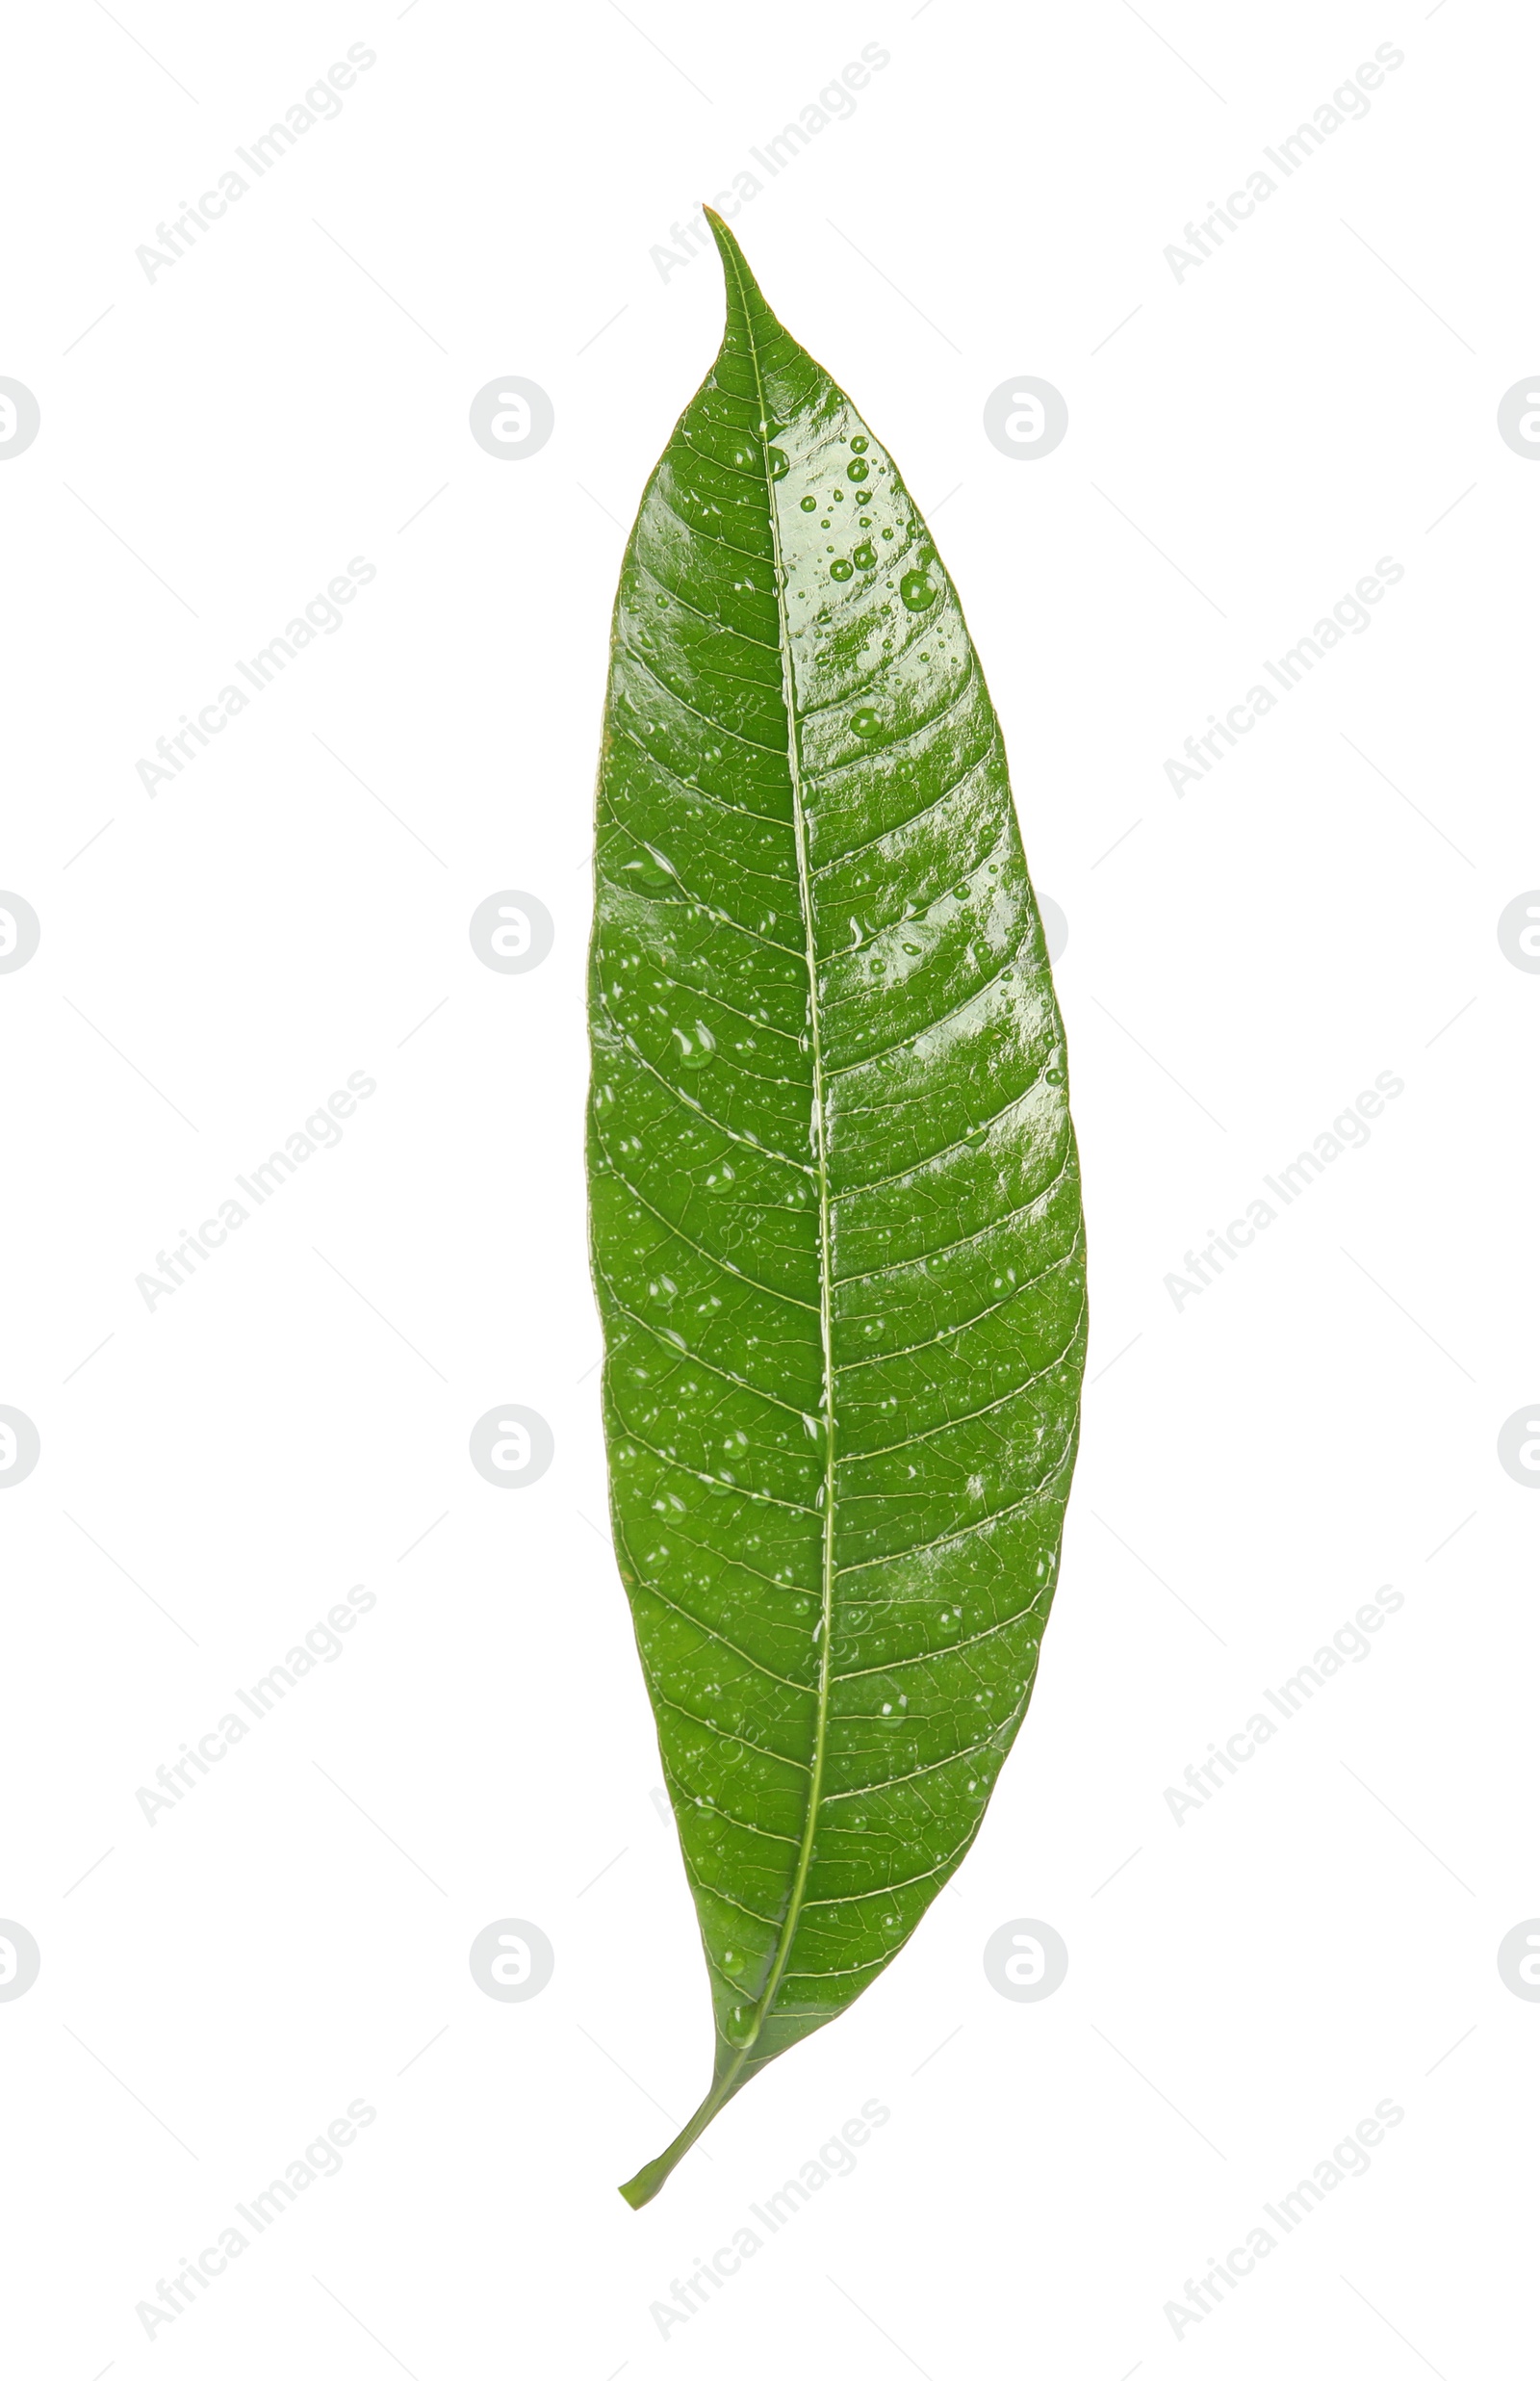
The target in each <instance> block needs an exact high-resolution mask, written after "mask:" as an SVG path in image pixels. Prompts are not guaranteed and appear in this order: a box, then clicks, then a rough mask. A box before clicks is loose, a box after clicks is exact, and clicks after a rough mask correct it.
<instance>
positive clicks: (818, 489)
mask: <svg viewBox="0 0 1540 2381" xmlns="http://www.w3.org/2000/svg"><path fill="white" fill-rule="evenodd" d="M711 226H712V229H713V231H714V233H715V235H716V241H717V246H718V247H719V248H720V250H721V253H722V260H723V265H724V269H725V272H726V276H727V330H726V334H725V336H724V339H723V342H722V349H721V352H720V354H719V355H718V357H717V359H716V362H715V364H714V366H713V367H712V370H711V372H710V375H708V377H707V378H706V382H705V384H704V385H703V387H702V388H701V389H700V391H699V392H698V394H697V395H696V397H695V398H694V399H693V401H691V403H690V404H689V405H688V406H687V408H686V409H685V411H684V413H683V415H682V416H681V417H680V422H679V424H678V426H677V427H676V428H675V430H674V434H673V436H672V437H671V439H670V440H669V443H668V446H667V449H666V450H665V452H664V454H663V456H662V459H661V461H660V462H659V464H658V466H657V468H656V470H655V473H654V474H653V477H652V479H651V480H650V481H649V483H648V486H647V491H646V494H645V495H644V497H643V499H642V505H641V510H640V512H639V513H638V515H637V519H636V526H635V528H634V530H633V531H632V532H631V536H630V542H629V545H628V547H627V549H626V558H625V562H624V564H623V566H622V571H621V581H620V591H619V595H618V597H617V600H616V606H615V621H614V636H613V645H612V652H611V660H610V675H609V688H608V697H607V704H606V710H605V716H604V738H603V755H602V758H601V762H600V771H599V800H598V850H597V855H596V870H597V891H596V917H595V923H594V937H593V945H592V951H591V959H590V976H589V1000H590V1026H591V1035H592V1048H593V1082H592V1103H591V1108H590V1117H589V1140H588V1163H589V1185H590V1203H591V1243H592V1255H593V1268H594V1280H595V1283H596V1287H597V1292H598V1299H599V1306H600V1311H601V1314H602V1317H603V1328H604V1341H605V1350H606V1355H605V1363H604V1386H603V1406H604V1429H605V1435H606V1439H607V1444H608V1452H609V1476H610V1511H611V1517H612V1521H613V1526H614V1535H615V1546H616V1552H617V1556H618V1560H619V1565H620V1570H621V1576H622V1578H623V1580H624V1581H625V1584H626V1588H627V1592H628V1593H629V1598H630V1604H631V1611H632V1617H633V1619H634V1622H635V1628H636V1639H637V1644H638V1646H639V1648H640V1652H641V1658H642V1666H643V1669H644V1670H645V1671H646V1675H647V1683H648V1688H649V1691H650V1693H651V1695H652V1697H653V1704H654V1709H655V1716H656V1721H657V1733H658V1743H659V1747H660V1748H661V1752H662V1758H663V1767H664V1771H665V1773H666V1775H667V1778H668V1785H669V1793H670V1796H671V1798H672V1800H673V1805H674V1812H675V1817H676V1819H677V1821H678V1824H679V1831H680V1844H681V1847H682V1849H683V1853H684V1861H685V1866H686V1869H687V1871H688V1875H689V1880H690V1886H691V1890H692V1892H693V1893H694V1896H695V1902H696V1907H697V1910H698V1912H699V1916H700V1924H701V1933H702V1937H703V1941H704V1944H705V1950H706V1964H707V1968H708V1971H709V1975H710V1982H711V1997H712V2003H713V2007H714V2012H715V2031H716V2058H715V2066H714V2071H713V2076H712V2083H711V2088H710V2090H709V2091H708V2092H707V2094H706V2098H705V2100H704V2101H703V2102H702V2104H701V2106H700V2108H699V2109H697V2111H696V2113H695V2115H694V2116H693V2117H692V2118H691V2119H690V2121H689V2123H688V2124H687V2125H686V2126H685V2128H684V2130H683V2132H682V2133H681V2134H680V2136H679V2138H678V2139H677V2140H676V2141H675V2142H673V2143H672V2144H671V2146H670V2147H669V2148H668V2149H666V2150H665V2151H664V2152H663V2154H662V2156H661V2157H659V2158H656V2159H655V2160H654V2161H652V2163H651V2164H650V2165H647V2166H644V2167H643V2168H642V2170H641V2172H640V2173H639V2174H637V2175H636V2176H634V2177H633V2179H632V2180H631V2181H630V2182H629V2183H628V2184H625V2185H624V2186H623V2190H624V2194H625V2196H626V2198H627V2199H628V2200H629V2202H630V2204H631V2205H632V2206H633V2207H640V2206H642V2205H643V2204H644V2203H645V2202H646V2201H647V2200H649V2199H651V2198H652V2197H653V2195H654V2193H655V2191H657V2190H658V2189H659V2188H660V2187H661V2186H662V2184H663V2182H664V2181H665V2180H666V2178H667V2176H668V2175H669V2173H670V2172H671V2171H672V2169H673V2167H674V2165H675V2164H676V2163H677V2162H678V2161H679V2159H680V2157H681V2156H682V2155H683V2153H684V2151H685V2150H686V2149H688V2147H689V2146H690V2144H691V2142H692V2141H694V2140H695V2139H696V2138H697V2137H698V2136H699V2135H700V2134H701V2133H702V2132H703V2131H704V2129H705V2127H706V2125H707V2124H708V2123H709V2122H710V2120H711V2118H712V2117H713V2116H714V2115H715V2114H716V2112H717V2110H718V2109H721V2108H722V2107H723V2106H724V2105H725V2103H726V2102H727V2101H728V2100H729V2099H731V2098H732V2095H733V2093H734V2092H736V2091H739V2090H741V2088H742V2086H743V2085H744V2084H745V2083H747V2082H748V2081H749V2079H750V2078H751V2076H754V2075H757V2073H758V2072H759V2070H760V2068H761V2067H763V2066H765V2065H767V2064H768V2063H769V2061H770V2060H771V2059H773V2058H776V2057H779V2056H780V2054H781V2053H782V2052H783V2051H785V2050H789V2049H790V2048H791V2046H792V2044H793V2043H795V2042H798V2041H800V2040H802V2039H803V2037H804V2036H805V2035H807V2034H809V2033H811V2032H814V2031H815V2029H816V2028H818V2027H819V2026H823V2025H827V2024H828V2022H829V2020H830V2019H831V2018H832V2017H836V2016H838V2014H839V2013H840V2011H841V2010H842V2009H844V2008H847V2007H848V2006H849V2005H850V2003H851V2002H852V2001H854V2000H855V1999H856V1998H857V1996H858V1995H859V1994H860V1993H861V1992H862V1991H864V1990H865V1988H866V1986H867V1985H868V1984H870V1983H871V1982H872V1981H873V1980H874V1979H875V1978H876V1977H877V1976H879V1975H880V1974H881V1973H882V1971H883V1969H884V1968H885V1967H886V1965H887V1962H888V1961H889V1960H890V1959H891V1958H892V1957H893V1955H894V1954H895V1953H896V1952H897V1951H898V1949H899V1948H900V1946H901V1945H902V1944H903V1943H905V1942H906V1941H907V1940H908V1938H909V1936H910V1934H911V1932H912V1931H913V1928H915V1926H916V1925H917V1924H918V1921H919V1919H920V1917H921V1915H922V1914H923V1912H924V1911H925V1909H926V1908H927V1906H928V1904H929V1903H930V1902H932V1901H933V1900H934V1899H935V1897H936V1895H937V1893H938V1892H939V1891H940V1889H941V1887H942V1885H943V1884H944V1883H945V1882H946V1880H947V1878H948V1876H950V1875H951V1874H952V1872H953V1870H954V1869H955V1868H956V1867H957V1865H958V1863H959V1861H960V1860H961V1859H962V1858H963V1853H964V1852H965V1851H966V1850H967V1848H968V1845H969V1844H970V1843H971V1842H972V1840H973V1837H974V1835H975V1834H976V1832H977V1830H978V1827H979V1824H980V1822H981V1820H982V1819H983V1816H984V1810H985V1805H986V1804H987V1802H988V1798H989V1793H990V1789H991V1788H992V1786H993V1784H994V1780H995V1778H996V1776H997V1775H998V1773H999V1770H1000V1765H1001V1763H1002V1761H1003V1760H1004V1759H1005V1756H1006V1753H1007V1751H1008V1750H1009V1748H1010V1746H1011V1743H1012V1740H1013V1738H1014V1735H1015V1732H1016V1730H1017V1728H1018V1726H1019V1725H1020V1722H1021V1718H1022V1715H1023V1713H1024V1712H1025V1710H1026V1707H1027V1698H1028V1696H1029V1695H1030V1693H1031V1690H1032V1681H1033V1676H1034V1672H1035V1670H1036V1667H1037V1660H1038V1647H1039V1643H1040V1639H1041V1636H1042V1629H1043V1623H1044V1621H1045V1619H1046V1618H1047V1613H1048V1606H1049V1602H1050V1599H1051V1597H1052V1593H1053V1588H1054V1583H1055V1578H1056V1574H1057V1569H1058V1561H1059V1541H1060V1536H1061V1532H1062V1529H1063V1523H1064V1510H1065V1498H1066V1496H1067V1494H1068V1489H1069V1477H1070V1471H1071V1468H1072V1466H1073V1463H1074V1457H1075V1445H1076V1436H1077V1427H1078V1413H1079V1392H1080V1378H1081V1372H1082V1369H1083V1365H1084V1353H1085V1329H1086V1304H1085V1252H1084V1242H1083V1228H1082V1221H1081V1210H1080V1190H1079V1170H1078V1165H1077V1160H1076V1154H1075V1144H1074V1136H1073V1132H1072V1129H1071V1126H1070V1122H1069V1106H1068V1095H1067V1089H1066V1084H1065V1041H1064V1027H1063V1024H1062V1023H1061V1021H1060V1017H1059V1010H1058V1006H1057V1004H1056V1002H1055V999H1054V995H1053V986H1052V982H1051V980H1050V977H1049V972H1048V959H1047V954H1046V951H1045V949H1044V946H1043V938H1042V928H1041V925H1040V919H1039V916H1038V909H1037V904H1036V902H1035V901H1034V898H1033V893H1032V888H1031V885H1030V883H1029V881H1028V877H1027V869H1026V863H1025V861H1024V859H1023V857H1022V851H1021V841H1020V836H1019V833H1018V831H1017V827H1016V821H1015V815H1014V810H1013V808H1012V801H1011V789H1010V784H1009V781H1008V779H1007V775H1006V761H1005V751H1004V747H1003V745H1002V742H1001V738H1000V730H999V725H998V722H997V720H996V718H995V715H994V711H993V707H992V706H991V704H990V701H989V697H988V692H987V690H986V687H985V684H984V679H983V676H982V673H981V671H980V668H979V664H978V660H977V658H976V656H975V654H974V651H973V646H972V643H971V641H970V639H969V637H968V633H967V629H966V627H965V626H964V623H963V613H962V608H961V607H960V605H959V603H958V599H957V595H956V592H955V591H954V589H953V587H952V583H951V582H950V580H949V579H948V578H947V575H946V573H945V571H944V570H943V569H942V567H941V563H940V561H939V559H938V557H937V552H936V547H935V544H934V541H933V540H932V538H931V536H930V533H929V531H927V529H926V527H925V524H924V522H923V521H922V520H921V519H920V516H919V514H918V512H917V511H916V510H915V507H914V505H913V503H912V502H911V498H910V496H909V493H908V491H907V490H906V488H905V487H904V484H903V482H902V480H901V479H900V477H899V474H898V471H897V469H896V467H895V466H894V464H893V462H892V460H891V458H890V457H889V455H888V454H887V453H886V451H885V450H884V448H883V447H882V445H881V444H880V442H879V441H878V440H877V439H876V438H875V437H874V436H873V435H872V433H871V431H870V430H869V429H868V428H867V427H866V425H865V424H864V422H862V420H861V418H860V415H859V414H858V413H857V412H856V411H855V409H854V407H853V406H852V405H851V402H850V401H849V399H848V398H847V397H845V396H844V395H843V393H842V392H841V391H840V390H839V389H838V388H836V387H835V385H834V382H833V381H832V380H831V379H830V377H829V375H828V374H827V373H826V372H825V371H824V370H823V369H822V367H821V366H820V365H818V364H815V363H814V362H813V360H812V358H811V357H810V356H809V355H808V354H806V353H805V352H804V350H803V349H801V348H799V347H798V346H797V344H796V342H795V341H794V340H793V339H791V338H790V337H789V336H788V334H787V333H786V332H785V331H784V330H783V329H782V327H781V324H779V323H778V322H777V321H776V319H775V317H774V315H773V314H772V313H771V312H770V310H769V308H768V306H767V305H766V304H765V301H764V298H762V297H761V295H760V293H759V290H758V289H757V286H756V284H755V282H754V280H753V278H752V277H751V275H750V272H749V270H748V267H747V266H746V264H745V263H744V260H743V257H742V254H741V252H740V250H739V248H738V246H737V243H736V241H735V240H734V239H733V237H732V233H731V232H730V231H729V230H728V229H727V227H726V225H725V224H724V223H722V222H721V221H720V220H718V219H717V218H716V217H715V216H712V217H711Z"/></svg>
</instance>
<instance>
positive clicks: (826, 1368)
mask: <svg viewBox="0 0 1540 2381" xmlns="http://www.w3.org/2000/svg"><path fill="white" fill-rule="evenodd" d="M727 262H728V266H729V270H730V271H731V272H732V277H733V280H734V282H735V284H736V287H737V296H738V303H739V305H740V307H741V308H742V312H743V327H744V337H745V339H746V341H747V343H748V349H749V360H750V362H751V363H752V365H753V367H754V388H755V397H756V401H757V442H758V449H759V457H760V465H761V470H762V474H763V482H764V492H765V504H766V508H767V510H768V513H769V519H770V539H771V563H772V568H773V571H774V575H775V594H776V618H777V623H778V627H779V632H780V634H779V642H780V647H781V694H782V701H783V704H784V706H785V713H786V764H787V767H788V769H789V770H790V774H791V809H792V824H793V827H794V830H795V837H796V849H797V893H798V898H799V900H800V902H801V904H802V920H803V938H804V957H805V961H806V965H807V970H808V1022H809V1041H810V1043H811V1058H812V1122H813V1133H814V1138H815V1141H816V1145H817V1157H818V1164H817V1178H818V1319H819V1333H820V1340H821V1345H822V1350H823V1405H824V1491H823V1521H824V1546H823V1583H822V1596H821V1607H822V1609H821V1617H820V1619H819V1623H818V1640H819V1646H818V1685H817V1689H816V1695H817V1703H816V1713H815V1719H814V1723H813V1746H812V1763H811V1774H810V1776H809V1786H808V1815H807V1819H806V1821H805V1823H804V1826H803V1834H802V1843H801V1847H800V1849H799V1851H798V1855H797V1868H796V1874H795V1876H793V1878H792V1883H791V1895H790V1899H789V1900H788V1902H787V1904H786V1910H785V1915H784V1917H783V1920H782V1923H781V1941H780V1945H779V1947H778V1949H777V1952H776V1955H775V1958H774V1960H773V1962H772V1963H771V1968H770V1973H769V1976H768V1977H767V1978H766V1980H765V1986H764V1990H763V1992H762V1993H761V1994H760V1996H759V2000H758V2004H757V2018H756V2021H755V2027H754V2032H752V2033H751V2034H750V2035H749V2036H748V2038H747V2040H746V2041H745V2042H744V2043H743V2044H742V2045H741V2046H740V2047H739V2048H738V2055H737V2057H736V2058H735V2059H734V2060H733V2062H732V2066H731V2068H730V2069H729V2070H728V2073H727V2074H726V2075H725V2076H724V2077H723V2079H722V2084H723V2094H724V2097H725V2096H726V2093H727V2091H729V2090H731V2089H732V2085H733V2084H734V2083H736V2081H737V2078H738V2077H739V2075H740V2074H741V2073H742V2071H743V2068H744V2066H745V2065H746V2064H747V2063H748V2060H749V2057H750V2055H751V2053H752V2051H753V2049H754V2046H755V2044H756V2043H757V2040H758V2038H759V2035H760V2033H761V2032H762V2031H763V2029H764V2024H765V2021H766V2019H767V2018H768V2017H769V2016H770V2015H771V2013H772V2011H773V2010H774V2007H775V2004H776V1996H777V1994H778V1993H779V1991H780V1989H781V1983H782V1979H783V1976H784V1975H785V1972H786V1967H787V1964H788V1962H789V1960H790V1957H791V1947H792V1943H793V1941H794V1939H795V1937H796V1932H797V1925H798V1921H799V1920H800V1918H801V1916H802V1912H803V1907H804V1904H805V1902H806V1901H807V1894H808V1875H809V1869H810V1867H811V1865H812V1850H813V1840H814V1837H815V1835H816V1833H817V1826H818V1813H819V1807H820V1804H821V1801H822V1798H823V1775H824V1756H825V1751H826V1747H827V1744H828V1734H829V1691H830V1658H831V1657H830V1646H831V1641H832V1638H833V1633H834V1312H833V1287H834V1260H833V1232H832V1228H831V1213H830V1206H831V1203H830V1195H829V1152H828V1132H827V1118H826V1113H825V1107H824V1070H823V1047H822V1040H821V1035H820V1029H819V1016H818V953H817V947H816V943H815V938H814V934H813V913H812V876H811V869H810V867H809V853H808V822H807V815H806V812H805V809H804V806H803V782H802V742H801V728H800V720H799V714H798V711H797V701H796V685H795V680H794V675H793V671H792V662H791V623H790V618H789V615H788V613H787V610H786V573H785V567H784V563H783V557H782V548H781V518H780V513H779V510H778V507H777V504H776V491H775V482H774V480H773V479H772V478H771V476H770V463H769V451H768V429H767V427H766V425H767V424H768V423H769V420H770V416H769V413H768V412H767V410H766V406H765V393H764V377H763V375H762V373H761V371H760V368H759V349H758V342H757V338H756V336H755V326H754V322H753V317H752V314H751V310H750V304H749V297H748V293H747V291H746V290H745V288H744V286H743V275H742V273H741V272H739V270H738V265H737V260H736V258H735V257H730V258H729V259H728V260H727Z"/></svg>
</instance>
